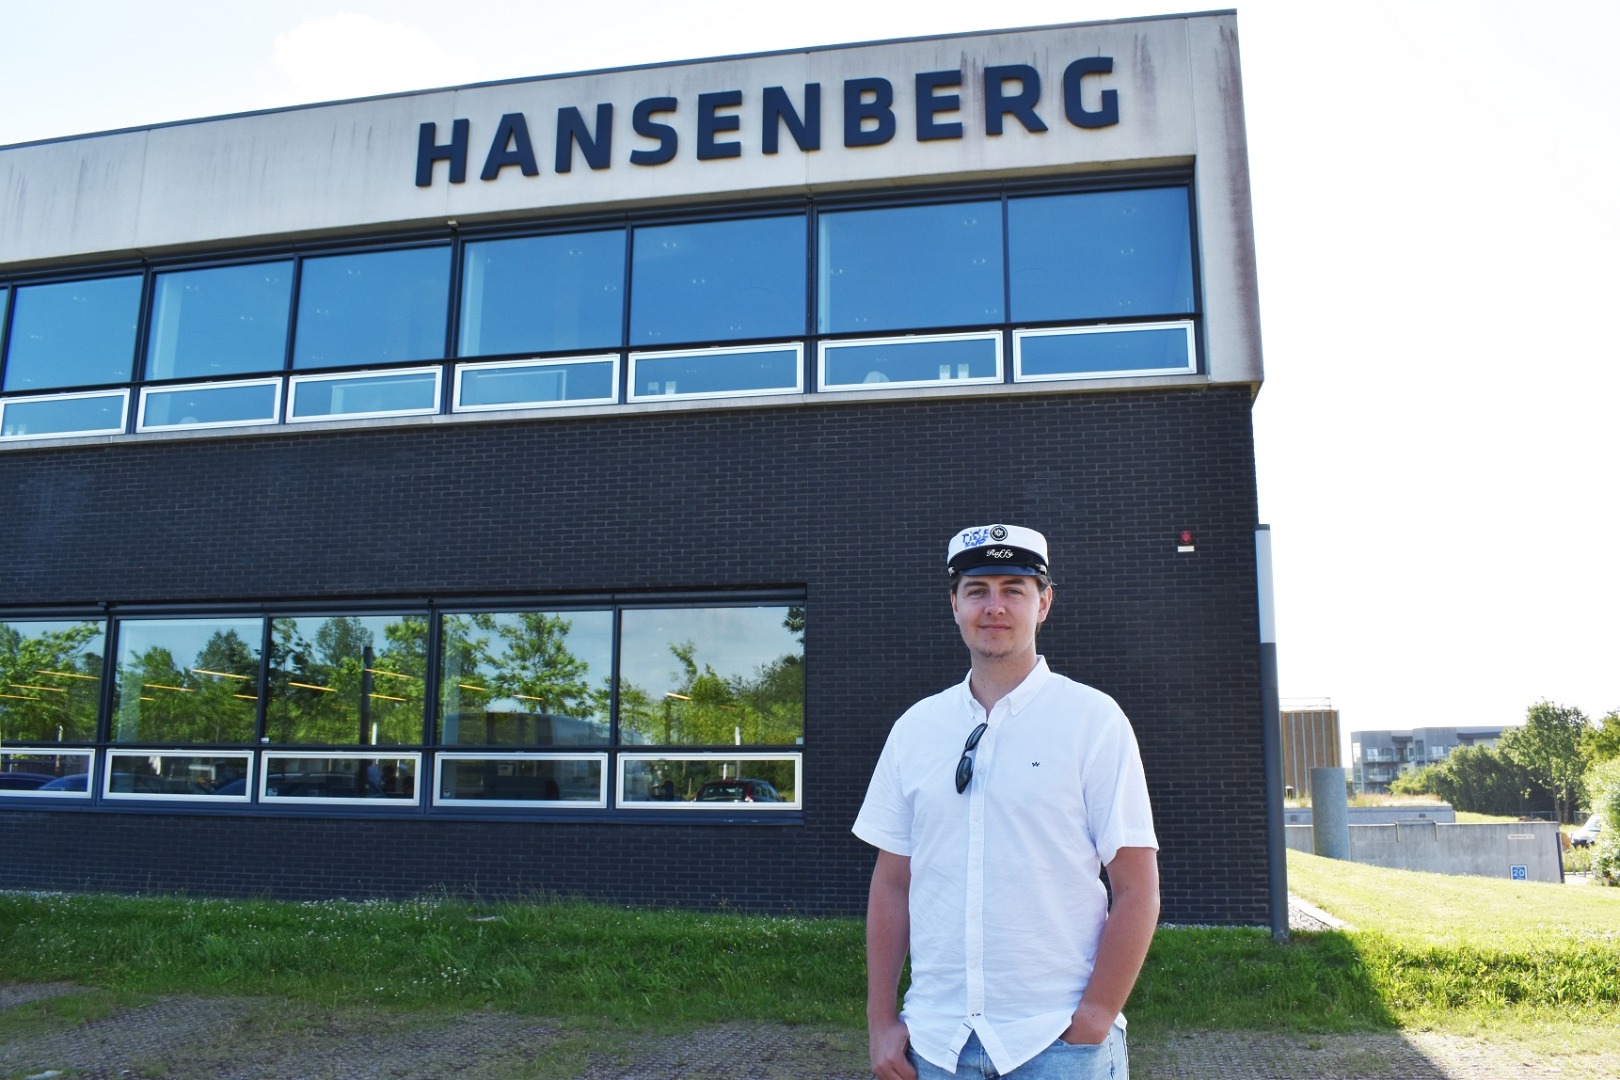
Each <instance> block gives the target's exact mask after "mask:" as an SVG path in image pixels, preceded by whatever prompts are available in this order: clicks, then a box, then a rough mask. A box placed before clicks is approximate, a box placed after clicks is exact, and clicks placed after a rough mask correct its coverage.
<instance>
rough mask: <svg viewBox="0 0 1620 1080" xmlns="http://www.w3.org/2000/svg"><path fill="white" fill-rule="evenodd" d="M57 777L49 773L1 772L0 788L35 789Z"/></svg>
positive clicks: (13, 789) (10, 789)
mask: <svg viewBox="0 0 1620 1080" xmlns="http://www.w3.org/2000/svg"><path fill="white" fill-rule="evenodd" d="M54 779H56V778H55V777H54V776H51V775H50V774H49V773H31V772H0V788H5V789H7V790H9V791H33V790H35V789H37V788H40V787H43V786H44V785H45V784H48V783H50V782H51V781H52V780H54Z"/></svg>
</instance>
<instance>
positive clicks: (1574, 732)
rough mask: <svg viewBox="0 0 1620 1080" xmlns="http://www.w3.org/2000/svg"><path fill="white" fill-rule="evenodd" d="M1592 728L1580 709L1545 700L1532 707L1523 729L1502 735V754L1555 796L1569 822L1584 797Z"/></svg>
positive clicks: (1555, 804)
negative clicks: (1587, 747) (1587, 739)
mask: <svg viewBox="0 0 1620 1080" xmlns="http://www.w3.org/2000/svg"><path fill="white" fill-rule="evenodd" d="M1590 726H1591V725H1590V724H1589V723H1588V721H1587V719H1586V714H1585V713H1583V712H1581V710H1579V709H1577V708H1573V707H1571V706H1567V705H1555V704H1553V703H1552V702H1550V701H1545V700H1543V701H1538V702H1536V703H1535V704H1534V705H1532V706H1530V709H1529V711H1528V712H1527V713H1526V714H1525V720H1524V724H1523V725H1522V726H1520V727H1517V728H1511V729H1509V730H1508V731H1507V732H1505V733H1504V734H1503V735H1502V743H1501V749H1502V753H1503V754H1504V755H1505V756H1506V757H1507V758H1508V759H1509V760H1511V761H1514V762H1516V763H1517V764H1518V765H1519V766H1520V767H1521V768H1523V769H1524V770H1525V772H1527V773H1529V774H1530V776H1531V777H1532V778H1533V779H1534V780H1536V781H1537V782H1538V783H1540V784H1541V785H1542V786H1543V787H1545V788H1546V789H1547V790H1548V791H1549V792H1551V793H1552V797H1553V810H1554V812H1555V813H1556V814H1557V816H1558V820H1559V821H1568V820H1569V812H1570V810H1571V808H1572V807H1574V806H1576V805H1579V804H1580V801H1581V798H1582V793H1581V786H1582V785H1581V779H1582V776H1583V775H1584V774H1585V772H1586V764H1587V759H1586V753H1585V750H1584V749H1583V747H1584V743H1585V736H1586V732H1587V730H1588V729H1589V728H1590Z"/></svg>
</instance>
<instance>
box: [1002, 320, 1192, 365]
mask: <svg viewBox="0 0 1620 1080" xmlns="http://www.w3.org/2000/svg"><path fill="white" fill-rule="evenodd" d="M1187 349H1188V346H1187V332H1186V331H1185V330H1183V329H1181V328H1180V327H1176V328H1166V329H1153V330H1130V331H1120V332H1117V333H1113V332H1111V333H1106V334H1052V335H1042V336H1040V337H1026V338H1023V339H1022V340H1021V342H1020V343H1019V348H1018V354H1019V374H1021V375H1024V376H1039V375H1101V374H1111V373H1114V372H1118V373H1120V374H1123V375H1129V374H1132V373H1133V372H1138V371H1159V370H1163V369H1174V370H1177V371H1191V370H1193V367H1192V357H1191V355H1189V353H1188V351H1187Z"/></svg>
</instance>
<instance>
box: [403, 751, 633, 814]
mask: <svg viewBox="0 0 1620 1080" xmlns="http://www.w3.org/2000/svg"><path fill="white" fill-rule="evenodd" d="M435 763H436V766H437V769H438V779H437V781H436V782H435V783H434V785H433V801H434V803H435V804H436V805H440V806H445V805H457V804H459V805H463V806H468V805H471V806H480V807H501V806H513V807H545V806H548V805H550V806H564V807H569V808H575V809H577V808H581V807H584V808H594V809H601V808H603V807H606V806H607V768H606V767H607V755H606V754H501V755H498V756H495V755H491V756H480V755H478V754H461V753H451V754H439V755H438V756H437V757H436V758H435Z"/></svg>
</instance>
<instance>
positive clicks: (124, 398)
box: [0, 386, 129, 442]
mask: <svg viewBox="0 0 1620 1080" xmlns="http://www.w3.org/2000/svg"><path fill="white" fill-rule="evenodd" d="M112 397H116V398H118V399H119V407H118V426H117V427H107V428H82V429H76V430H74V431H42V432H40V433H39V434H37V435H0V440H3V441H5V442H20V441H22V440H23V439H77V438H81V437H83V436H86V435H122V434H123V433H124V425H125V424H126V423H128V422H129V387H127V386H126V387H123V388H122V389H119V390H96V391H92V392H89V393H79V394H31V395H29V396H28V397H13V398H0V432H3V431H5V429H6V410H7V408H8V407H10V406H12V405H24V404H27V403H29V402H40V401H92V400H94V399H96V398H112Z"/></svg>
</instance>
